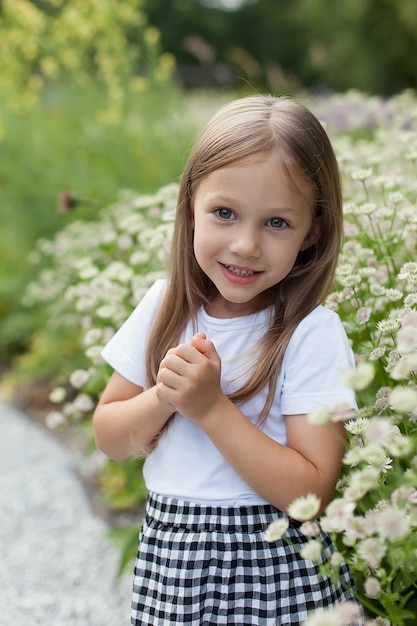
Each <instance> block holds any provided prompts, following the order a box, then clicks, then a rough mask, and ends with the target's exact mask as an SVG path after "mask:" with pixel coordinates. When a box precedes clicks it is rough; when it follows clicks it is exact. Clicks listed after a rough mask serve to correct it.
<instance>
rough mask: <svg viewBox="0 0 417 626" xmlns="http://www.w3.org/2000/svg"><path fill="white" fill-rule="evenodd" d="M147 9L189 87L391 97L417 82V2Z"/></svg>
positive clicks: (178, 0)
mask: <svg viewBox="0 0 417 626" xmlns="http://www.w3.org/2000/svg"><path fill="white" fill-rule="evenodd" d="M144 8H145V10H146V12H147V13H148V17H149V21H150V23H152V24H154V25H155V26H156V27H157V28H158V29H160V31H161V41H162V46H163V48H164V49H165V50H167V51H169V52H172V53H173V54H174V55H175V57H176V58H177V61H178V67H179V78H180V80H182V81H183V83H185V84H193V82H198V81H201V82H205V81H206V80H207V79H210V80H211V81H212V82H214V83H217V84H221V83H222V82H229V83H233V84H236V83H237V84H239V83H240V84H241V83H242V82H244V81H245V80H247V81H248V82H249V83H250V84H252V85H253V86H254V88H261V89H265V88H267V89H271V90H278V89H280V88H282V89H283V90H288V91H291V90H292V89H293V88H297V86H300V85H302V86H307V87H315V86H322V87H325V88H328V89H333V90H345V89H349V88H357V89H360V90H362V91H365V92H370V93H380V94H387V95H388V94H392V93H396V92H398V91H400V90H403V89H405V88H416V87H417V55H416V53H415V51H416V48H417V11H416V0H344V2H331V1H330V0H247V1H244V0H241V1H240V2H239V0H234V1H233V0H145V3H144ZM196 68H199V71H198V70H197V69H196ZM239 79H240V80H239Z"/></svg>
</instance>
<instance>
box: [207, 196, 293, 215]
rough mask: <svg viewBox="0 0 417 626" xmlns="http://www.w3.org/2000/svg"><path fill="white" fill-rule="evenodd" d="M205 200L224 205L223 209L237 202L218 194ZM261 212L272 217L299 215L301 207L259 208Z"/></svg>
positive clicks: (234, 199)
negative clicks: (288, 214) (289, 214)
mask: <svg viewBox="0 0 417 626" xmlns="http://www.w3.org/2000/svg"><path fill="white" fill-rule="evenodd" d="M207 199H208V201H209V202H215V203H217V204H221V205H223V204H224V205H225V208H229V207H228V205H231V204H235V203H236V202H237V199H236V198H233V197H231V196H226V195H220V194H219V195H217V194H211V195H209V196H207ZM261 211H262V212H264V213H268V214H269V215H274V216H278V215H281V214H285V213H291V214H294V213H296V214H297V215H299V214H301V213H302V212H303V210H302V209H301V207H299V206H298V205H297V206H294V207H289V206H282V207H279V206H275V207H271V208H268V207H265V208H262V207H261Z"/></svg>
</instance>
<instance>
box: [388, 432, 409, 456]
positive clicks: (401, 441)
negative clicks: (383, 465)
mask: <svg viewBox="0 0 417 626" xmlns="http://www.w3.org/2000/svg"><path fill="white" fill-rule="evenodd" d="M385 447H386V449H387V451H388V452H389V453H390V454H392V456H393V457H396V458H397V457H399V458H401V457H404V456H408V455H409V454H411V452H412V451H413V442H412V440H411V439H410V438H409V437H405V436H404V435H395V437H394V436H393V437H392V438H391V439H390V440H389V441H387V443H386V444H385Z"/></svg>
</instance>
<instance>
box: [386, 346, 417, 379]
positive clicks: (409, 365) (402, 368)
mask: <svg viewBox="0 0 417 626" xmlns="http://www.w3.org/2000/svg"><path fill="white" fill-rule="evenodd" d="M413 372H417V353H416V352H412V353H411V354H407V355H406V356H404V357H403V358H401V359H399V361H397V362H396V363H395V365H394V367H393V369H392V370H391V378H392V379H393V380H401V379H407V378H409V376H410V374H412V373H413Z"/></svg>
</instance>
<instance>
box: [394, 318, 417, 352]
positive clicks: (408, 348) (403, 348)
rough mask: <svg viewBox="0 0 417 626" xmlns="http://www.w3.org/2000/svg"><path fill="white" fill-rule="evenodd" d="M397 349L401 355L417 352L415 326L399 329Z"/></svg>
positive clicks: (416, 330) (416, 331)
mask: <svg viewBox="0 0 417 626" xmlns="http://www.w3.org/2000/svg"><path fill="white" fill-rule="evenodd" d="M397 349H398V351H399V352H401V354H406V353H408V352H413V350H417V328H416V327H415V326H414V325H413V326H412V325H411V324H410V325H406V326H403V327H402V328H400V329H399V331H398V333H397Z"/></svg>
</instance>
